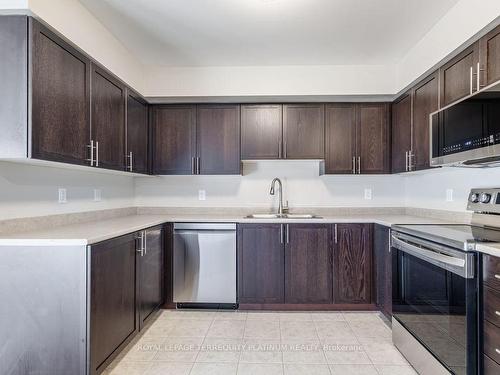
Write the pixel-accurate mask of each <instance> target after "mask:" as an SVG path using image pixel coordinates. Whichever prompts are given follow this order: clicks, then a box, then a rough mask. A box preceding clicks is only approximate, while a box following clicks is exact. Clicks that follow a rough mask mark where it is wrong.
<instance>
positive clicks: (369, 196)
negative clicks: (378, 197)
mask: <svg viewBox="0 0 500 375" xmlns="http://www.w3.org/2000/svg"><path fill="white" fill-rule="evenodd" d="M365 199H367V200H370V199H372V189H365Z"/></svg>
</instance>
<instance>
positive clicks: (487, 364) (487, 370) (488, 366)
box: [483, 355, 500, 375]
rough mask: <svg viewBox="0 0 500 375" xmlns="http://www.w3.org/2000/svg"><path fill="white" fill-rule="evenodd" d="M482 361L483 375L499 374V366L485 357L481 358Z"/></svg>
mask: <svg viewBox="0 0 500 375" xmlns="http://www.w3.org/2000/svg"><path fill="white" fill-rule="evenodd" d="M483 360H484V375H497V374H500V365H499V364H498V363H496V362H495V361H494V360H492V359H491V358H490V357H488V356H487V355H485V356H483Z"/></svg>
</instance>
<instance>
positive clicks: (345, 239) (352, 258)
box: [333, 224, 373, 304]
mask: <svg viewBox="0 0 500 375" xmlns="http://www.w3.org/2000/svg"><path fill="white" fill-rule="evenodd" d="M372 226H373V225H372V224H336V229H335V235H334V237H335V244H334V256H333V265H334V268H333V280H334V282H333V302H334V303H345V304H356V303H359V304H370V303H371V302H372Z"/></svg>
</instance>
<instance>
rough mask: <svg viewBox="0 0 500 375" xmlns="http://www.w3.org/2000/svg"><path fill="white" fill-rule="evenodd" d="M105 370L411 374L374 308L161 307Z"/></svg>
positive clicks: (171, 374)
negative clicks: (253, 309)
mask: <svg viewBox="0 0 500 375" xmlns="http://www.w3.org/2000/svg"><path fill="white" fill-rule="evenodd" d="M104 374H105V375H188V374H189V375H337V374H339V375H351V374H352V375H355V374H359V375H406V374H408V375H410V374H416V372H415V371H414V370H413V369H412V367H411V366H409V364H408V363H407V361H406V360H405V358H404V357H403V356H402V355H401V354H400V353H399V352H398V350H397V349H396V348H395V347H394V346H393V345H392V342H391V331H390V329H389V328H388V326H387V325H386V323H385V322H384V321H383V320H382V318H381V317H380V315H379V313H371V312H310V313H309V312H244V311H232V312H227V311H225V312H223V311H179V310H177V311H172V310H163V311H161V312H159V313H158V314H157V317H156V318H155V320H154V322H153V323H152V324H151V325H150V326H149V328H147V329H146V330H145V331H144V333H143V334H141V335H140V336H139V337H137V338H136V339H134V341H133V342H131V343H130V344H129V346H128V347H127V348H126V350H124V351H123V352H122V353H121V354H120V356H119V357H118V358H117V359H116V360H115V361H114V362H113V363H112V364H111V365H110V366H109V367H108V368H107V369H106V371H105V372H104Z"/></svg>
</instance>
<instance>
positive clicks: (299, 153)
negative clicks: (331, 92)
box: [283, 104, 325, 159]
mask: <svg viewBox="0 0 500 375" xmlns="http://www.w3.org/2000/svg"><path fill="white" fill-rule="evenodd" d="M283 137H284V145H283V147H284V156H285V158H287V159H323V158H324V157H325V146H324V145H325V115H324V106H323V105H322V104H286V105H284V106H283Z"/></svg>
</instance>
